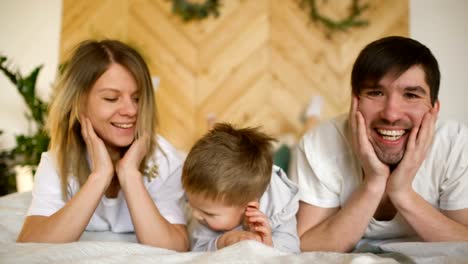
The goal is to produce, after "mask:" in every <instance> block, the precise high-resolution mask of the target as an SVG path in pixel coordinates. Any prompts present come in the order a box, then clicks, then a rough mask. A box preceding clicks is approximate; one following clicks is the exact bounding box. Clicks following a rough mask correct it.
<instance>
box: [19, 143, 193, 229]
mask: <svg viewBox="0 0 468 264" xmlns="http://www.w3.org/2000/svg"><path fill="white" fill-rule="evenodd" d="M157 141H158V144H159V148H158V149H157V151H156V152H155V153H154V154H153V155H155V157H153V159H150V160H155V162H156V165H157V168H158V174H157V177H156V178H153V179H151V180H149V179H148V177H144V184H145V187H146V189H147V190H148V193H149V194H150V196H151V198H152V199H153V201H154V203H155V205H156V206H157V208H158V209H159V212H160V213H161V215H162V216H163V217H164V218H165V219H166V220H167V221H168V222H170V223H172V224H184V225H185V224H186V219H185V216H184V213H183V210H182V208H181V207H180V200H181V198H182V196H183V193H184V192H183V189H182V185H181V174H182V165H183V163H182V160H181V158H180V157H179V155H178V153H177V151H176V149H175V148H174V147H173V146H172V145H171V144H170V143H169V142H168V141H167V140H165V139H164V138H163V137H161V136H158V137H157ZM149 162H150V163H151V164H149V165H150V167H151V165H153V164H152V161H149ZM34 177H35V178H34V187H33V190H32V202H31V206H30V207H29V210H28V212H27V215H41V216H50V215H52V214H54V213H55V212H57V211H58V210H59V209H61V208H62V207H63V206H64V205H65V202H64V201H63V199H62V190H61V185H60V177H59V174H58V170H57V166H56V162H55V160H54V157H53V155H52V154H51V153H50V152H45V153H43V154H42V157H41V161H40V163H39V166H38V168H37V171H36V174H35V176H34ZM79 188H80V186H79V183H78V181H77V179H76V178H75V177H69V181H68V190H67V192H68V197H72V196H74V195H75V194H76V193H77V192H78V190H79ZM77 213H79V212H77ZM70 224H72V223H70ZM86 230H87V231H108V230H110V231H112V232H119V233H120V232H134V227H133V223H132V220H131V216H130V213H129V211H128V207H127V203H126V200H125V197H124V194H123V192H122V190H120V191H119V193H118V196H117V197H116V198H107V197H105V196H103V197H102V199H101V201H100V202H99V205H98V207H97V208H96V211H95V212H94V214H93V216H92V217H91V220H90V221H89V224H88V226H87V227H86Z"/></svg>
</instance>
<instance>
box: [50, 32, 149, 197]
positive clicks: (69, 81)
mask: <svg viewBox="0 0 468 264" xmlns="http://www.w3.org/2000/svg"><path fill="white" fill-rule="evenodd" d="M113 63H117V64H119V65H121V66H123V67H124V68H126V69H127V70H128V71H129V72H130V73H131V74H132V75H133V77H134V78H135V81H136V84H137V87H138V89H139V92H140V96H139V101H138V118H137V129H136V135H135V137H138V135H142V133H143V132H146V133H147V134H148V135H149V136H150V138H151V140H150V143H149V144H150V146H149V151H148V155H147V156H146V157H145V159H144V160H143V161H142V163H141V166H140V171H141V172H142V174H143V175H145V174H147V173H145V172H147V170H148V169H149V170H150V171H154V168H145V165H146V164H147V161H148V157H150V155H151V154H152V153H153V152H154V151H155V150H156V148H157V147H158V146H157V142H156V140H155V135H156V129H157V127H158V117H157V110H156V101H155V95H154V90H153V85H152V82H151V77H150V73H149V70H148V67H147V65H146V63H145V61H144V60H143V58H142V57H141V55H140V54H139V53H138V52H137V51H136V50H134V49H133V48H131V47H129V46H127V45H126V44H124V43H122V42H120V41H116V40H103V41H91V40H88V41H84V42H82V43H81V44H79V46H78V47H77V49H76V50H75V52H74V53H73V55H72V57H71V59H70V60H69V61H68V63H67V65H66V66H65V70H64V72H63V74H62V76H61V78H60V80H59V81H58V83H57V85H56V87H55V89H54V93H53V95H52V102H51V105H50V108H49V114H48V129H49V132H50V137H51V141H50V150H51V152H52V153H53V155H54V157H55V160H56V162H57V164H56V166H57V170H58V173H59V175H60V177H61V189H62V195H63V198H64V199H65V200H66V199H67V198H69V197H68V190H67V186H68V180H69V177H70V176H72V175H73V176H75V177H76V178H77V180H78V182H79V184H80V186H82V185H83V184H84V183H85V182H86V180H87V178H88V176H89V174H90V168H89V164H88V162H87V159H86V144H85V142H84V140H83V137H82V135H81V125H80V122H79V114H80V113H81V112H83V109H82V107H83V106H84V105H85V104H84V100H86V97H87V95H88V93H89V92H90V90H91V88H92V86H93V85H94V83H95V82H96V81H97V80H98V79H99V77H101V75H102V74H103V73H104V72H105V71H106V70H107V69H108V68H109V66H110V65H111V64H113Z"/></svg>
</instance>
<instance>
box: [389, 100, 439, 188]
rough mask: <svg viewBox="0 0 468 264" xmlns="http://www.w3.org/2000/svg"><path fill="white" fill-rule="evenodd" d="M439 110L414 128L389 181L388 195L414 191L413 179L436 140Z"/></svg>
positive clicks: (427, 116) (431, 112) (431, 111)
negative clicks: (435, 132) (433, 141)
mask: <svg viewBox="0 0 468 264" xmlns="http://www.w3.org/2000/svg"><path fill="white" fill-rule="evenodd" d="M437 113H438V109H437V108H431V110H430V111H429V112H427V113H426V114H424V116H423V118H422V121H421V124H420V126H419V127H414V128H413V129H412V130H411V132H410V135H409V138H408V142H407V144H406V150H405V154H404V156H403V159H402V160H401V162H400V163H399V164H398V166H397V167H396V169H395V170H394V171H393V172H392V175H391V176H390V178H389V179H388V183H387V193H388V194H389V195H390V196H392V197H396V196H400V195H404V194H407V193H408V192H410V191H412V183H413V179H414V177H415V176H416V173H417V172H418V170H419V168H420V167H421V165H422V163H423V162H424V159H425V158H426V156H427V154H428V152H429V149H430V147H431V145H432V140H433V138H434V131H435V123H436V121H437Z"/></svg>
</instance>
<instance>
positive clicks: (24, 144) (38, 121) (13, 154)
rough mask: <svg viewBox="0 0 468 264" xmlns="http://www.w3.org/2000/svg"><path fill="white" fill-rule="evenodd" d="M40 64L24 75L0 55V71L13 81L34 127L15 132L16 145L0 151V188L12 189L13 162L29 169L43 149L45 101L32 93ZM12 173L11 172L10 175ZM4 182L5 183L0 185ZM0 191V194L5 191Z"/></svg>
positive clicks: (47, 136) (46, 146) (33, 166)
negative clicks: (26, 130) (20, 132)
mask: <svg viewBox="0 0 468 264" xmlns="http://www.w3.org/2000/svg"><path fill="white" fill-rule="evenodd" d="M41 69H42V65H40V66H38V67H36V68H34V69H33V70H32V71H31V73H30V74H29V75H28V76H26V77H24V76H23V75H22V74H21V73H20V72H19V71H18V70H15V71H14V70H12V69H10V67H9V66H8V65H7V58H6V57H5V56H0V71H1V72H3V73H4V74H5V76H6V77H7V78H8V79H9V80H10V81H11V83H13V84H14V85H15V87H16V89H17V90H18V92H19V93H20V95H21V97H22V98H23V100H24V102H25V103H26V106H27V112H26V113H25V115H26V119H27V120H28V122H30V123H32V124H34V125H35V131H34V132H30V133H28V134H21V135H16V136H15V140H16V146H15V147H14V148H13V149H11V150H4V151H2V152H0V166H5V167H6V169H5V170H4V172H2V173H1V174H0V177H1V179H0V191H5V192H6V193H9V192H12V186H11V185H12V184H13V183H12V179H11V178H12V177H14V173H12V172H13V171H14V167H15V166H18V165H19V166H30V168H31V169H32V171H33V173H34V171H35V169H36V167H37V165H38V163H39V160H40V158H41V153H42V152H44V151H47V148H48V146H49V141H50V138H49V135H48V133H47V131H46V129H45V120H46V114H47V103H46V102H44V101H43V100H41V99H40V98H39V97H38V96H37V93H36V81H37V77H38V75H39V72H40V71H41ZM12 174H13V176H12ZM3 184H6V187H3V186H1V185H3ZM6 193H0V195H3V194H6Z"/></svg>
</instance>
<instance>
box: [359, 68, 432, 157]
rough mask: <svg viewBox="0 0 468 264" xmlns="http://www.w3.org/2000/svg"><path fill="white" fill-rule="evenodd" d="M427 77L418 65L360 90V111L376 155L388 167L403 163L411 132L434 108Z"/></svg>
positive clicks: (387, 76) (385, 77)
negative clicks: (396, 76) (374, 85)
mask: <svg viewBox="0 0 468 264" xmlns="http://www.w3.org/2000/svg"><path fill="white" fill-rule="evenodd" d="M424 77H425V74H424V71H423V69H422V68H421V66H418V65H415V66H412V67H411V68H409V69H408V70H407V71H406V72H404V73H403V74H402V75H400V76H399V77H398V78H395V77H394V76H393V75H391V74H389V75H386V76H384V77H383V78H382V80H380V82H379V83H378V84H377V86H376V87H364V88H363V89H362V90H361V93H360V95H359V104H358V111H360V112H361V113H362V115H363V117H364V120H365V122H366V126H367V134H368V137H369V141H370V142H371V144H372V146H373V147H374V150H375V153H376V154H377V156H378V158H379V159H380V160H381V161H382V162H383V163H385V164H387V165H394V164H398V163H399V162H400V161H401V159H402V158H403V155H404V153H405V149H406V144H407V142H408V138H409V134H410V131H411V130H412V129H415V128H418V127H419V126H420V125H421V121H422V118H423V116H424V114H425V113H427V112H428V111H429V110H430V109H431V108H432V105H431V96H430V89H429V86H428V85H427V83H426V81H425V78H424ZM435 107H437V108H438V107H439V102H436V104H435Z"/></svg>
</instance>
